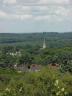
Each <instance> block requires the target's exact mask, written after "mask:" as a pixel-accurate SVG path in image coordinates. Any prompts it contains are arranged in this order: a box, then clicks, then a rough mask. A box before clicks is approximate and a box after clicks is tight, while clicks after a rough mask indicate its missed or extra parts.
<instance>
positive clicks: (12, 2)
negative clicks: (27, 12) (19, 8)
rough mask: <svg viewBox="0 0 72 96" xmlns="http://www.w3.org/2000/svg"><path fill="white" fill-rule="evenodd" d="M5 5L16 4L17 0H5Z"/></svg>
mask: <svg viewBox="0 0 72 96" xmlns="http://www.w3.org/2000/svg"><path fill="white" fill-rule="evenodd" d="M3 3H5V4H16V0H4V1H3Z"/></svg>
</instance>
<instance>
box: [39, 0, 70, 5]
mask: <svg viewBox="0 0 72 96" xmlns="http://www.w3.org/2000/svg"><path fill="white" fill-rule="evenodd" d="M69 2H70V1H69V0H40V1H39V2H38V3H40V4H68V3H69Z"/></svg>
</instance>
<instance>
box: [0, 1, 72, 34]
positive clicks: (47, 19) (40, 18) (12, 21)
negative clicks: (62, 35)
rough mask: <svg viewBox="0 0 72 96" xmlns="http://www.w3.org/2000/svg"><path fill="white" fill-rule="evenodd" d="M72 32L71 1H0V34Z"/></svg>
mask: <svg viewBox="0 0 72 96" xmlns="http://www.w3.org/2000/svg"><path fill="white" fill-rule="evenodd" d="M44 31H45V32H46V31H47V32H68V31H72V0H0V33H8V32H10V33H14V32H15V33H19V32H44Z"/></svg>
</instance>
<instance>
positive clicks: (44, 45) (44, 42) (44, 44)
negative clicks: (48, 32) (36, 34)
mask: <svg viewBox="0 0 72 96" xmlns="http://www.w3.org/2000/svg"><path fill="white" fill-rule="evenodd" d="M43 36H44V41H43V49H45V48H46V40H45V33H43Z"/></svg>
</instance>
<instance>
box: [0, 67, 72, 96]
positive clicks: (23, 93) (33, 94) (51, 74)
mask: <svg viewBox="0 0 72 96" xmlns="http://www.w3.org/2000/svg"><path fill="white" fill-rule="evenodd" d="M4 71H5V70H4ZM4 71H3V72H2V71H1V74H3V75H5V76H6V77H8V78H9V81H8V83H4V82H3V81H1V82H2V86H4V87H2V86H0V96H71V95H72V91H71V88H72V85H70V84H71V80H72V76H71V75H70V74H67V73H66V74H64V76H63V74H62V73H60V72H59V71H58V70H54V69H49V68H48V67H45V68H43V69H42V70H41V71H40V72H27V73H17V72H14V71H13V72H12V71H9V70H6V73H7V74H5V73H4ZM66 76H68V77H69V78H66ZM5 80H6V82H7V79H5ZM69 94H71V95H69Z"/></svg>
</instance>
